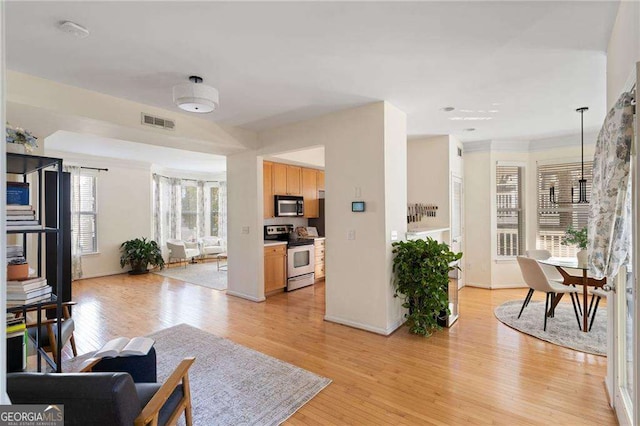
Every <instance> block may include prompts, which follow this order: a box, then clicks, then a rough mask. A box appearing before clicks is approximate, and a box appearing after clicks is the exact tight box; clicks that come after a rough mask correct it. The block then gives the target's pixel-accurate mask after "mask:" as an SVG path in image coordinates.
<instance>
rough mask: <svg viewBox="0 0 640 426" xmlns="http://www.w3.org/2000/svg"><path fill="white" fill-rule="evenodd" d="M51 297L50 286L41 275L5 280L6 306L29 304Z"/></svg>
mask: <svg viewBox="0 0 640 426" xmlns="http://www.w3.org/2000/svg"><path fill="white" fill-rule="evenodd" d="M49 299H51V286H50V285H47V279H46V278H41V277H35V278H27V279H25V280H16V281H7V307H8V308H11V307H15V306H22V305H30V304H32V303H37V302H42V301H46V300H49Z"/></svg>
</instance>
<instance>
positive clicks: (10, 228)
mask: <svg viewBox="0 0 640 426" xmlns="http://www.w3.org/2000/svg"><path fill="white" fill-rule="evenodd" d="M40 229H44V225H9V224H7V231H37V230H40Z"/></svg>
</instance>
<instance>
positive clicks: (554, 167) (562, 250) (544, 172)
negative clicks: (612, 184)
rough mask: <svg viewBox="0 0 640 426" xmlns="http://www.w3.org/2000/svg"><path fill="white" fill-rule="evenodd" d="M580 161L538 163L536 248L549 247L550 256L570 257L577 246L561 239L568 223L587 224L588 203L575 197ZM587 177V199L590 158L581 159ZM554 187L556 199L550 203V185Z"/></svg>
mask: <svg viewBox="0 0 640 426" xmlns="http://www.w3.org/2000/svg"><path fill="white" fill-rule="evenodd" d="M581 177H582V165H581V163H580V162H579V161H578V162H573V163H562V164H549V165H538V234H537V244H536V245H537V248H539V249H544V250H549V251H550V252H551V255H552V256H560V257H572V256H575V254H576V252H577V248H575V247H570V246H563V245H562V244H561V243H560V241H561V239H562V236H563V235H564V232H565V231H566V230H567V228H568V227H569V226H572V227H573V228H576V229H580V228H582V227H584V226H587V222H588V219H589V204H584V203H583V204H577V203H576V204H574V203H573V202H577V201H578V180H579V179H580V178H581ZM584 178H585V179H586V180H587V199H589V197H591V183H592V182H593V162H592V161H587V162H585V163H584ZM552 186H553V187H554V191H555V197H556V203H552V202H551V199H550V196H549V188H551V187H552Z"/></svg>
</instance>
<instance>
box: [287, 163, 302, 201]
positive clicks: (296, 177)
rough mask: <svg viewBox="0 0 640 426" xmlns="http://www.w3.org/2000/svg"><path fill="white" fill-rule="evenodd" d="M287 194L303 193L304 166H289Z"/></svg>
mask: <svg viewBox="0 0 640 426" xmlns="http://www.w3.org/2000/svg"><path fill="white" fill-rule="evenodd" d="M287 195H302V167H298V166H287Z"/></svg>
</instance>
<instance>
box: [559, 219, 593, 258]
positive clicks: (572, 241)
mask: <svg viewBox="0 0 640 426" xmlns="http://www.w3.org/2000/svg"><path fill="white" fill-rule="evenodd" d="M560 242H561V243H562V245H565V246H570V245H576V246H578V248H579V249H580V251H579V252H578V253H576V257H577V258H578V265H586V264H587V261H588V253H587V244H588V243H589V240H588V238H587V227H586V226H585V227H584V228H582V229H573V227H572V226H569V228H567V230H566V231H565V233H564V237H562V240H561V241H560Z"/></svg>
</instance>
